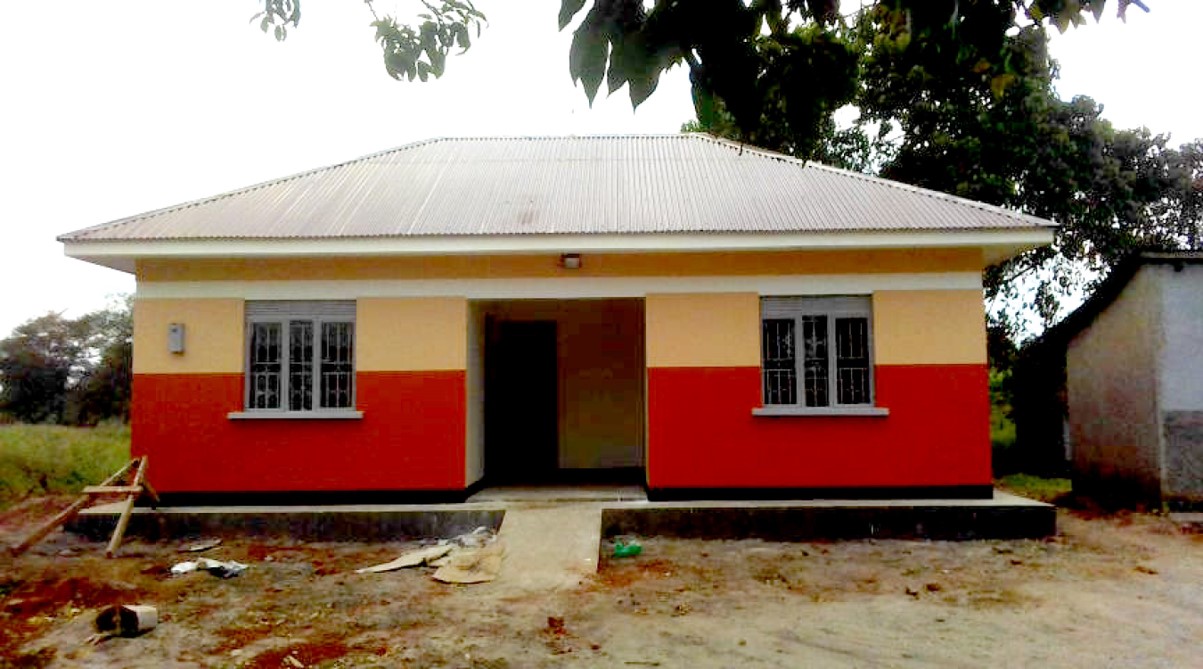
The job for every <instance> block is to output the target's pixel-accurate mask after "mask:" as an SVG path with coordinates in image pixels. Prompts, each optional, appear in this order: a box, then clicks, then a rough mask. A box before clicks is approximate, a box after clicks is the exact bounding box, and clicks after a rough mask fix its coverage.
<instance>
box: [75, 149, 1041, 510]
mask: <svg viewBox="0 0 1203 669" xmlns="http://www.w3.org/2000/svg"><path fill="white" fill-rule="evenodd" d="M1051 238H1052V228H1051V224H1050V223H1049V222H1047V221H1044V220H1040V219H1036V218H1032V217H1028V216H1024V215H1021V214H1018V213H1015V212H1012V211H1006V210H1003V209H1000V208H996V207H992V206H987V205H983V204H979V203H976V202H972V201H968V200H964V199H960V198H956V197H951V196H948V195H944V194H941V193H936V192H932V191H928V190H924V189H920V188H914V187H911V186H907V185H903V184H899V183H894V182H890V181H885V180H882V179H877V178H873V177H869V176H865V175H863V174H857V173H853V172H848V171H844V170H839V169H834V168H830V167H825V166H822V165H818V164H815V163H805V164H804V163H803V162H801V161H798V160H795V159H792V158H789V157H786V156H782V155H777V154H773V153H769V152H766V151H761V150H755V149H752V148H749V147H746V146H741V145H737V144H734V143H730V142H727V141H723V140H718V139H715V138H712V137H709V136H705V135H668V136H600V137H545V138H544V137H534V138H492V139H489V138H472V139H439V140H432V141H426V142H419V143H416V144H411V145H407V146H402V147H400V148H397V149H393V150H390V151H384V152H381V153H377V154H373V155H369V156H365V157H363V158H359V159H357V160H352V161H349V162H346V163H342V164H339V165H334V166H331V167H326V168H322V169H317V170H313V171H310V172H305V173H302V174H297V175H293V176H289V177H285V178H283V179H279V180H276V181H271V182H267V183H262V184H259V185H255V186H251V187H249V188H244V189H242V190H238V191H235V192H231V193H226V194H223V195H218V196H215V197H211V198H207V199H203V200H198V201H195V202H189V203H186V204H182V205H179V206H175V207H169V208H166V209H162V210H158V211H152V212H149V213H145V214H139V215H137V216H131V217H129V218H124V219H121V220H118V221H113V222H111V223H106V224H103V225H99V226H96V227H92V228H87V229H84V230H80V231H77V232H73V233H70V234H67V235H64V236H62V237H61V238H60V239H61V241H62V242H63V243H64V245H65V247H66V253H67V254H68V255H69V256H72V257H75V258H80V259H82V260H86V261H89V262H93V263H98V264H101V265H105V266H108V267H112V268H115V269H118V270H121V271H124V272H130V273H133V274H134V275H135V276H136V277H137V293H136V299H135V303H134V381H133V384H134V388H133V394H134V395H133V397H134V399H133V419H132V420H133V449H134V452H135V453H136V454H139V455H140V454H147V455H149V456H150V463H151V464H150V470H149V471H150V475H151V480H152V482H153V483H154V485H155V486H156V488H157V489H158V490H159V491H160V493H162V494H163V495H164V497H166V498H170V497H171V496H172V495H175V496H176V497H177V498H182V497H186V496H189V495H192V496H195V495H197V494H205V495H212V494H217V493H227V494H230V493H279V494H286V493H287V494H300V495H301V498H303V499H310V498H313V496H315V495H321V494H332V493H359V494H360V496H362V495H366V494H368V493H373V494H375V495H377V496H380V495H384V496H387V497H396V498H404V497H406V496H407V495H408V496H421V495H419V493H424V495H425V496H426V497H445V498H451V499H456V498H463V497H464V496H465V495H466V494H467V492H468V491H470V490H472V489H473V488H475V487H477V486H479V485H481V484H482V482H483V483H489V484H493V483H507V482H537V481H566V480H590V479H598V478H605V477H611V478H614V477H623V476H625V477H628V478H635V479H636V480H638V481H639V482H641V483H643V484H645V485H646V487H647V489H648V490H649V493H650V494H651V495H652V496H653V497H659V498H666V497H674V496H675V497H695V498H699V497H716V496H730V495H752V496H770V495H773V496H777V495H799V496H802V495H805V496H816V495H840V496H856V495H866V494H878V495H902V496H945V497H956V496H962V497H963V496H989V495H990V494H991V468H990V441H989V435H988V423H989V407H988V394H987V372H986V343H985V342H986V336H985V320H984V316H983V297H982V270H983V269H984V268H985V267H987V266H989V265H991V264H992V263H996V262H999V261H1000V260H1003V259H1005V258H1008V257H1010V256H1012V255H1014V254H1016V253H1019V252H1022V251H1024V250H1027V249H1031V248H1034V247H1037V246H1040V245H1044V244H1047V243H1048V242H1049V241H1050V240H1051Z"/></svg>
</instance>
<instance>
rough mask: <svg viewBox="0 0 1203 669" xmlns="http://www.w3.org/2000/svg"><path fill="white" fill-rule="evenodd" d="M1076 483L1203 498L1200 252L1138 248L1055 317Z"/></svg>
mask: <svg viewBox="0 0 1203 669" xmlns="http://www.w3.org/2000/svg"><path fill="white" fill-rule="evenodd" d="M1058 330H1059V331H1061V334H1062V337H1063V338H1065V339H1066V340H1067V342H1068V343H1067V345H1066V358H1065V365H1066V366H1065V385H1066V398H1067V404H1068V412H1069V439H1070V448H1069V451H1070V457H1071V462H1072V468H1073V475H1074V487H1075V490H1081V491H1083V492H1085V493H1086V494H1089V495H1091V496H1094V497H1098V498H1101V499H1110V500H1114V501H1119V502H1138V501H1143V502H1146V503H1153V504H1157V505H1160V504H1161V503H1163V502H1164V503H1166V504H1169V505H1170V506H1172V507H1179V508H1184V507H1191V506H1200V505H1203V355H1200V352H1201V351H1203V253H1199V252H1168V253H1161V252H1146V253H1138V254H1136V255H1134V256H1132V257H1131V258H1129V259H1128V260H1127V261H1125V262H1124V263H1122V264H1121V265H1120V266H1119V267H1117V268H1116V269H1115V270H1114V271H1113V272H1112V274H1111V275H1110V276H1109V277H1108V278H1107V280H1106V281H1105V282H1104V283H1103V284H1102V285H1101V286H1100V287H1099V289H1098V290H1097V291H1096V292H1095V293H1094V295H1093V296H1092V297H1091V298H1090V299H1089V300H1087V301H1086V302H1085V303H1084V304H1083V305H1082V307H1080V308H1079V309H1078V310H1077V311H1075V312H1074V313H1073V314H1071V315H1070V316H1069V317H1068V318H1067V319H1066V320H1065V321H1064V322H1063V324H1060V325H1058Z"/></svg>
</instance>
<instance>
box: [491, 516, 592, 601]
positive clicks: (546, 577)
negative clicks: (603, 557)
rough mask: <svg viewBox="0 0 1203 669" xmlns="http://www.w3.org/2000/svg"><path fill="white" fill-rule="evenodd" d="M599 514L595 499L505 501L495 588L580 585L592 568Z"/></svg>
mask: <svg viewBox="0 0 1203 669" xmlns="http://www.w3.org/2000/svg"><path fill="white" fill-rule="evenodd" d="M601 515H602V508H601V505H600V504H556V505H553V506H536V505H524V504H512V505H509V506H508V507H507V508H506V511H505V519H504V520H503V521H502V523H501V531H500V532H499V533H498V536H499V537H500V538H501V540H502V541H504V542H505V560H504V561H503V562H502V565H501V573H500V575H499V576H498V579H497V585H498V587H499V588H503V589H511V588H512V589H514V590H518V591H523V590H525V591H538V590H560V589H569V588H575V587H576V586H578V585H580V584H581V582H582V581H584V580H585V579H587V578H588V577H589V576H590V575H591V574H595V573H597V558H598V551H599V549H600V546H601Z"/></svg>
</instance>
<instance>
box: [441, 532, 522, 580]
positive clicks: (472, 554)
mask: <svg viewBox="0 0 1203 669" xmlns="http://www.w3.org/2000/svg"><path fill="white" fill-rule="evenodd" d="M503 557H505V544H504V543H503V542H501V541H497V540H493V541H492V542H491V543H489V544H487V545H485V546H484V547H482V548H460V549H458V550H455V551H453V552H451V553H450V554H448V555H447V556H446V560H447V561H446V563H445V564H443V565H442V566H441V567H439V568H438V571H436V572H434V580H436V581H440V582H442V583H461V584H468V583H485V582H487V581H492V580H493V579H495V578H497V574H498V573H499V572H501V560H502V558H503Z"/></svg>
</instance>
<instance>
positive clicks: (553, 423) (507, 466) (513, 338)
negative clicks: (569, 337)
mask: <svg viewBox="0 0 1203 669" xmlns="http://www.w3.org/2000/svg"><path fill="white" fill-rule="evenodd" d="M485 328H486V332H487V340H486V344H485V479H486V480H487V481H488V483H489V484H490V485H498V484H516V483H540V482H546V481H549V480H551V479H553V478H554V476H555V474H556V471H557V469H558V468H559V434H560V432H559V419H558V418H559V403H558V397H559V394H558V392H557V380H556V379H557V368H556V323H555V321H503V320H497V319H494V318H489V319H488V320H487V321H486V324H485Z"/></svg>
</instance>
